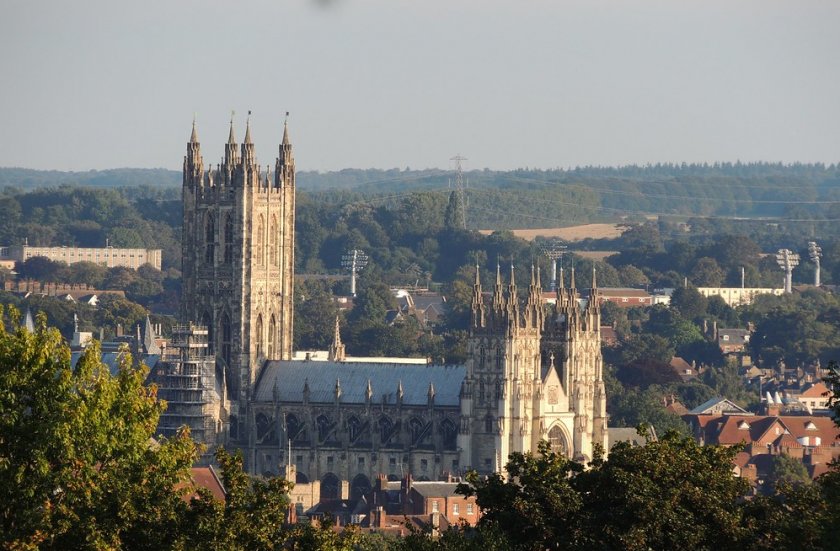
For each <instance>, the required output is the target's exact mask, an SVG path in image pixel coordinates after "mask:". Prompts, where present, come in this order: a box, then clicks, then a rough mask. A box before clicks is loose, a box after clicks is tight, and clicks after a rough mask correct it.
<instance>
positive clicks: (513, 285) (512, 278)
mask: <svg viewBox="0 0 840 551" xmlns="http://www.w3.org/2000/svg"><path fill="white" fill-rule="evenodd" d="M510 288H511V289H515V288H516V275H515V273H514V267H513V260H511V262H510Z"/></svg>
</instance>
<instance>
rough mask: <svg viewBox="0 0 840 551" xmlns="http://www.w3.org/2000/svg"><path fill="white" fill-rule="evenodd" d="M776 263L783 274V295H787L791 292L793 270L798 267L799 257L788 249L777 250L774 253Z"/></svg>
mask: <svg viewBox="0 0 840 551" xmlns="http://www.w3.org/2000/svg"><path fill="white" fill-rule="evenodd" d="M776 262H777V263H778V264H779V268H781V269H782V270H784V272H785V293H788V294H789V293H791V292H792V290H793V269H794V268H796V267H797V266H799V255H798V254H796V253H794V252H791V250H790V249H779V250H778V252H776Z"/></svg>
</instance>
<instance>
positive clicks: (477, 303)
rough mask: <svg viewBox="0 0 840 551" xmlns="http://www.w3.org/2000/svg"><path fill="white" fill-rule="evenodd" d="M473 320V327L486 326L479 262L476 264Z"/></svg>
mask: <svg viewBox="0 0 840 551" xmlns="http://www.w3.org/2000/svg"><path fill="white" fill-rule="evenodd" d="M472 322H473V323H472V325H473V327H484V296H483V293H482V291H481V276H480V273H479V267H478V264H476V265H475V283H474V284H473V297H472Z"/></svg>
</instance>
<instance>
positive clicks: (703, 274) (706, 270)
mask: <svg viewBox="0 0 840 551" xmlns="http://www.w3.org/2000/svg"><path fill="white" fill-rule="evenodd" d="M725 275H726V274H725V273H724V272H723V269H721V267H720V266H719V265H718V263H717V261H716V260H715V259H714V258H709V257H707V256H704V257H703V258H700V259H698V260H697V262H695V263H694V268H693V269H692V271H691V281H692V282H693V283H694V284H695V285H697V286H698V287H720V286H721V284H722V283H723V278H724V276H725Z"/></svg>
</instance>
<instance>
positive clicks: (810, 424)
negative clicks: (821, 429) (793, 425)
mask: <svg viewBox="0 0 840 551" xmlns="http://www.w3.org/2000/svg"><path fill="white" fill-rule="evenodd" d="M805 430H817V425H815V424H814V422H813V421H808V422H807V423H806V424H805Z"/></svg>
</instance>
